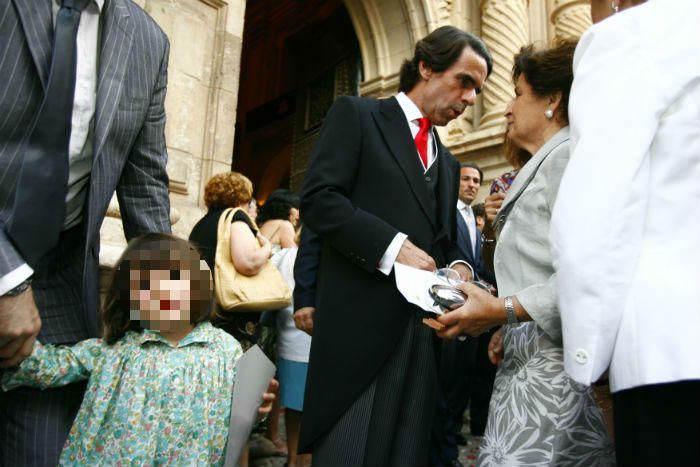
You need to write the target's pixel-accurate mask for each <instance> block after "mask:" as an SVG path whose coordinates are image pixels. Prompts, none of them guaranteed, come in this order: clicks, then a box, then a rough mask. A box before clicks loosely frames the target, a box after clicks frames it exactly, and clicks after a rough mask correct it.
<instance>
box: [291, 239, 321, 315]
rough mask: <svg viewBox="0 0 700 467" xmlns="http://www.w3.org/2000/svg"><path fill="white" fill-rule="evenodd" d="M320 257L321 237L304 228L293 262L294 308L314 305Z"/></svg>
mask: <svg viewBox="0 0 700 467" xmlns="http://www.w3.org/2000/svg"><path fill="white" fill-rule="evenodd" d="M320 259H321V239H320V238H319V236H318V235H316V234H315V233H314V232H312V231H311V229H308V228H304V230H302V232H301V242H300V245H299V252H298V253H297V259H296V261H295V262H294V310H298V309H300V308H304V307H313V306H316V278H317V274H318V264H319V261H320Z"/></svg>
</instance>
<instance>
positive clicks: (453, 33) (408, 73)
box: [399, 26, 493, 92]
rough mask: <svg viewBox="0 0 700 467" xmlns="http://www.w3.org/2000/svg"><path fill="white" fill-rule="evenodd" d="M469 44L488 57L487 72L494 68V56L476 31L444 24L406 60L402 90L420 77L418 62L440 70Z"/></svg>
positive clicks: (400, 73) (451, 63) (437, 71)
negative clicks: (473, 32) (469, 31)
mask: <svg viewBox="0 0 700 467" xmlns="http://www.w3.org/2000/svg"><path fill="white" fill-rule="evenodd" d="M465 47H469V48H471V49H472V50H473V51H474V52H476V53H477V54H478V55H480V56H481V57H482V58H483V59H484V60H486V69H487V73H486V76H488V75H490V74H491V70H492V69H493V58H491V54H490V53H489V51H488V49H487V48H486V45H485V44H484V42H483V41H482V40H481V39H479V38H478V37H476V36H475V35H474V34H471V33H468V32H466V31H462V30H461V29H457V28H455V27H454V26H442V27H440V28H437V29H436V30H435V31H433V32H431V33H430V34H428V35H427V36H425V37H424V38H423V39H421V40H419V41H418V42H417V43H416V50H415V52H414V54H413V58H412V59H411V60H405V61H404V62H403V65H401V71H400V72H399V91H401V92H408V91H410V90H411V89H413V87H414V86H415V85H416V84H418V82H419V81H420V71H419V68H418V64H419V63H420V62H421V61H422V62H423V63H425V66H427V67H428V68H430V69H431V70H432V71H434V72H436V73H440V72H442V71H445V70H447V69H448V68H449V67H451V66H452V65H453V64H454V63H455V62H456V61H457V60H458V59H459V57H460V56H461V55H462V51H463V50H464V48H465Z"/></svg>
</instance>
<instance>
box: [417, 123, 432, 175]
mask: <svg viewBox="0 0 700 467" xmlns="http://www.w3.org/2000/svg"><path fill="white" fill-rule="evenodd" d="M418 125H420V129H419V130H418V133H417V134H416V149H418V154H420V160H421V162H423V167H425V169H426V170H428V134H429V133H430V119H428V118H426V117H423V118H419V119H418Z"/></svg>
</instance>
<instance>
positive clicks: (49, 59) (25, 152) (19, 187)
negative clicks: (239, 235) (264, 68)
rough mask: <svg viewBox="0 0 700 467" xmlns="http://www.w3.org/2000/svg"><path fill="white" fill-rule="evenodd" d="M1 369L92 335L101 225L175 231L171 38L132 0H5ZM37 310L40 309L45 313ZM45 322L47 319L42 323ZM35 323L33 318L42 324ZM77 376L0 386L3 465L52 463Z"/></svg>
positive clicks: (79, 390)
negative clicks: (111, 211)
mask: <svg viewBox="0 0 700 467" xmlns="http://www.w3.org/2000/svg"><path fill="white" fill-rule="evenodd" d="M0 37H1V38H2V40H1V41H0V44H2V45H1V46H0V47H1V48H2V49H1V50H0V56H1V57H2V59H0V76H2V77H3V83H4V86H3V88H4V89H5V90H6V91H7V90H11V92H4V93H2V92H0V224H1V225H0V359H2V360H0V367H2V368H7V367H11V366H14V365H16V364H18V363H19V362H20V361H21V360H22V359H23V358H24V357H26V356H27V355H28V354H29V353H31V350H32V346H33V343H34V339H35V338H38V339H39V340H41V341H42V342H47V343H73V342H76V341H78V340H82V339H85V338H88V337H92V336H97V335H98V334H99V331H100V326H99V307H100V305H99V291H98V270H99V269H98V268H99V251H100V226H101V224H102V221H103V219H104V216H105V212H106V210H107V206H108V204H109V201H110V198H111V197H112V194H113V193H114V192H115V190H116V193H117V197H118V199H119V205H120V209H121V217H122V220H123V225H124V231H125V233H126V236H127V237H128V238H131V237H134V236H136V235H139V234H142V233H146V232H169V231H170V220H169V210H170V207H169V202H168V177H167V174H166V170H165V166H166V161H167V153H166V147H165V134H164V128H165V111H164V101H165V90H166V71H167V65H168V48H169V45H168V39H167V37H166V36H165V34H164V33H163V32H162V31H161V29H160V28H159V27H158V26H157V25H156V23H155V22H154V21H153V20H152V19H151V18H150V17H149V16H148V15H147V14H146V13H145V12H144V11H143V10H142V9H141V8H139V7H137V6H136V5H135V4H134V3H132V2H131V1H130V0H58V1H54V0H51V1H49V0H45V1H26V0H9V1H4V2H0ZM39 316H40V318H39ZM40 325H41V326H40ZM40 329H41V330H40ZM83 391H84V385H80V384H78V385H75V384H73V385H69V386H66V387H64V388H58V389H50V390H46V391H39V390H32V389H24V388H20V389H17V390H14V391H11V392H8V393H0V465H56V463H57V460H58V456H59V454H60V451H61V448H62V445H63V442H64V441H65V439H66V436H67V433H68V430H69V428H70V426H71V424H72V421H73V418H74V416H75V413H76V411H77V409H78V407H79V405H80V402H81V401H82V394H83Z"/></svg>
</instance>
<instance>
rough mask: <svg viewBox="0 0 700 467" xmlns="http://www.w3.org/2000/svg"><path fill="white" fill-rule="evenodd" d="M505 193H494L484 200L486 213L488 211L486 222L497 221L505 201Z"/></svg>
mask: <svg viewBox="0 0 700 467" xmlns="http://www.w3.org/2000/svg"><path fill="white" fill-rule="evenodd" d="M505 197H506V194H505V193H494V194H492V195H489V196H487V197H486V199H485V200H484V211H486V222H488V223H493V221H494V220H495V219H496V213H497V212H498V210H499V209H501V206H502V205H503V200H504V199H505Z"/></svg>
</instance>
